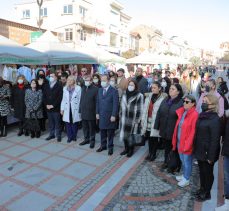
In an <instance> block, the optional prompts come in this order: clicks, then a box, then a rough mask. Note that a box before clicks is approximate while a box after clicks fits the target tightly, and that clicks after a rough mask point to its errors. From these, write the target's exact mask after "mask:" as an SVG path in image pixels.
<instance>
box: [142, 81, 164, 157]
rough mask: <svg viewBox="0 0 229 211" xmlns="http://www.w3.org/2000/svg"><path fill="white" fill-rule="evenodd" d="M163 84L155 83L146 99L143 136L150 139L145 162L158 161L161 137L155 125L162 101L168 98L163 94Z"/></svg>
mask: <svg viewBox="0 0 229 211" xmlns="http://www.w3.org/2000/svg"><path fill="white" fill-rule="evenodd" d="M162 89H163V88H162V86H161V84H160V83H159V82H158V81H156V82H153V84H152V87H151V93H149V95H148V96H147V97H146V99H145V104H144V107H143V115H142V136H144V137H146V139H148V147H149V153H148V155H147V156H146V158H145V160H148V161H154V160H155V159H156V153H157V147H158V139H159V137H160V135H159V130H156V129H154V124H155V120H156V116H157V112H158V109H159V107H160V105H161V103H162V101H163V100H164V99H165V98H166V97H167V94H165V93H163V91H162Z"/></svg>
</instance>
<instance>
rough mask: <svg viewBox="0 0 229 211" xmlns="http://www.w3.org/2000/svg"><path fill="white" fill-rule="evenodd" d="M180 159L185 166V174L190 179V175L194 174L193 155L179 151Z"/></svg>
mask: <svg viewBox="0 0 229 211" xmlns="http://www.w3.org/2000/svg"><path fill="white" fill-rule="evenodd" d="M179 156H180V160H181V162H182V167H183V175H184V178H185V179H186V180H189V179H190V176H191V174H192V159H193V156H192V155H185V154H181V153H179Z"/></svg>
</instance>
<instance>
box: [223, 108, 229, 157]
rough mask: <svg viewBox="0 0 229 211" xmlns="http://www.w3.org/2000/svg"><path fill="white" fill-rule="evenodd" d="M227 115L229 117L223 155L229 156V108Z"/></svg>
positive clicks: (228, 118)
mask: <svg viewBox="0 0 229 211" xmlns="http://www.w3.org/2000/svg"><path fill="white" fill-rule="evenodd" d="M225 116H226V117H227V121H226V126H225V127H226V129H225V136H224V139H223V148H222V155H223V156H228V157H229V110H227V111H225Z"/></svg>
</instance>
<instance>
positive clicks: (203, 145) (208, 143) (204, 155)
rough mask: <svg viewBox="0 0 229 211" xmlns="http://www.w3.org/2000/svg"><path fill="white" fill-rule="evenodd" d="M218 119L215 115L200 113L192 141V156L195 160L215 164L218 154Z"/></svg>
mask: <svg viewBox="0 0 229 211" xmlns="http://www.w3.org/2000/svg"><path fill="white" fill-rule="evenodd" d="M220 129H221V126H220V118H219V116H218V115H217V113H215V112H214V113H213V112H205V113H201V114H200V116H199V118H198V121H197V124H196V134H195V139H194V155H195V157H196V159H197V160H201V161H207V160H210V161H212V162H215V161H217V160H218V158H219V152H220Z"/></svg>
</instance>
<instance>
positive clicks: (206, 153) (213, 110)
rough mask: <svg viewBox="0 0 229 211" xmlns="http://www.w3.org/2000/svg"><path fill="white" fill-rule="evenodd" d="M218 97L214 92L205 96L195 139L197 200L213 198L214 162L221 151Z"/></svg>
mask: <svg viewBox="0 0 229 211" xmlns="http://www.w3.org/2000/svg"><path fill="white" fill-rule="evenodd" d="M218 103H219V102H218V98H217V97H216V96H215V95H213V94H207V95H206V96H204V97H203V102H202V105H201V109H202V112H201V113H200V115H199V118H198V121H197V126H196V134H195V140H194V143H195V145H194V155H195V157H196V159H197V161H198V166H199V176H200V189H199V190H198V191H197V192H196V193H195V194H194V195H195V196H196V200H197V201H201V202H203V201H205V200H208V199H211V193H210V192H211V188H212V184H213V181H214V175H213V169H214V164H215V162H216V161H217V160H218V158H219V152H220V129H221V126H220V118H219V116H218V114H217V109H218Z"/></svg>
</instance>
